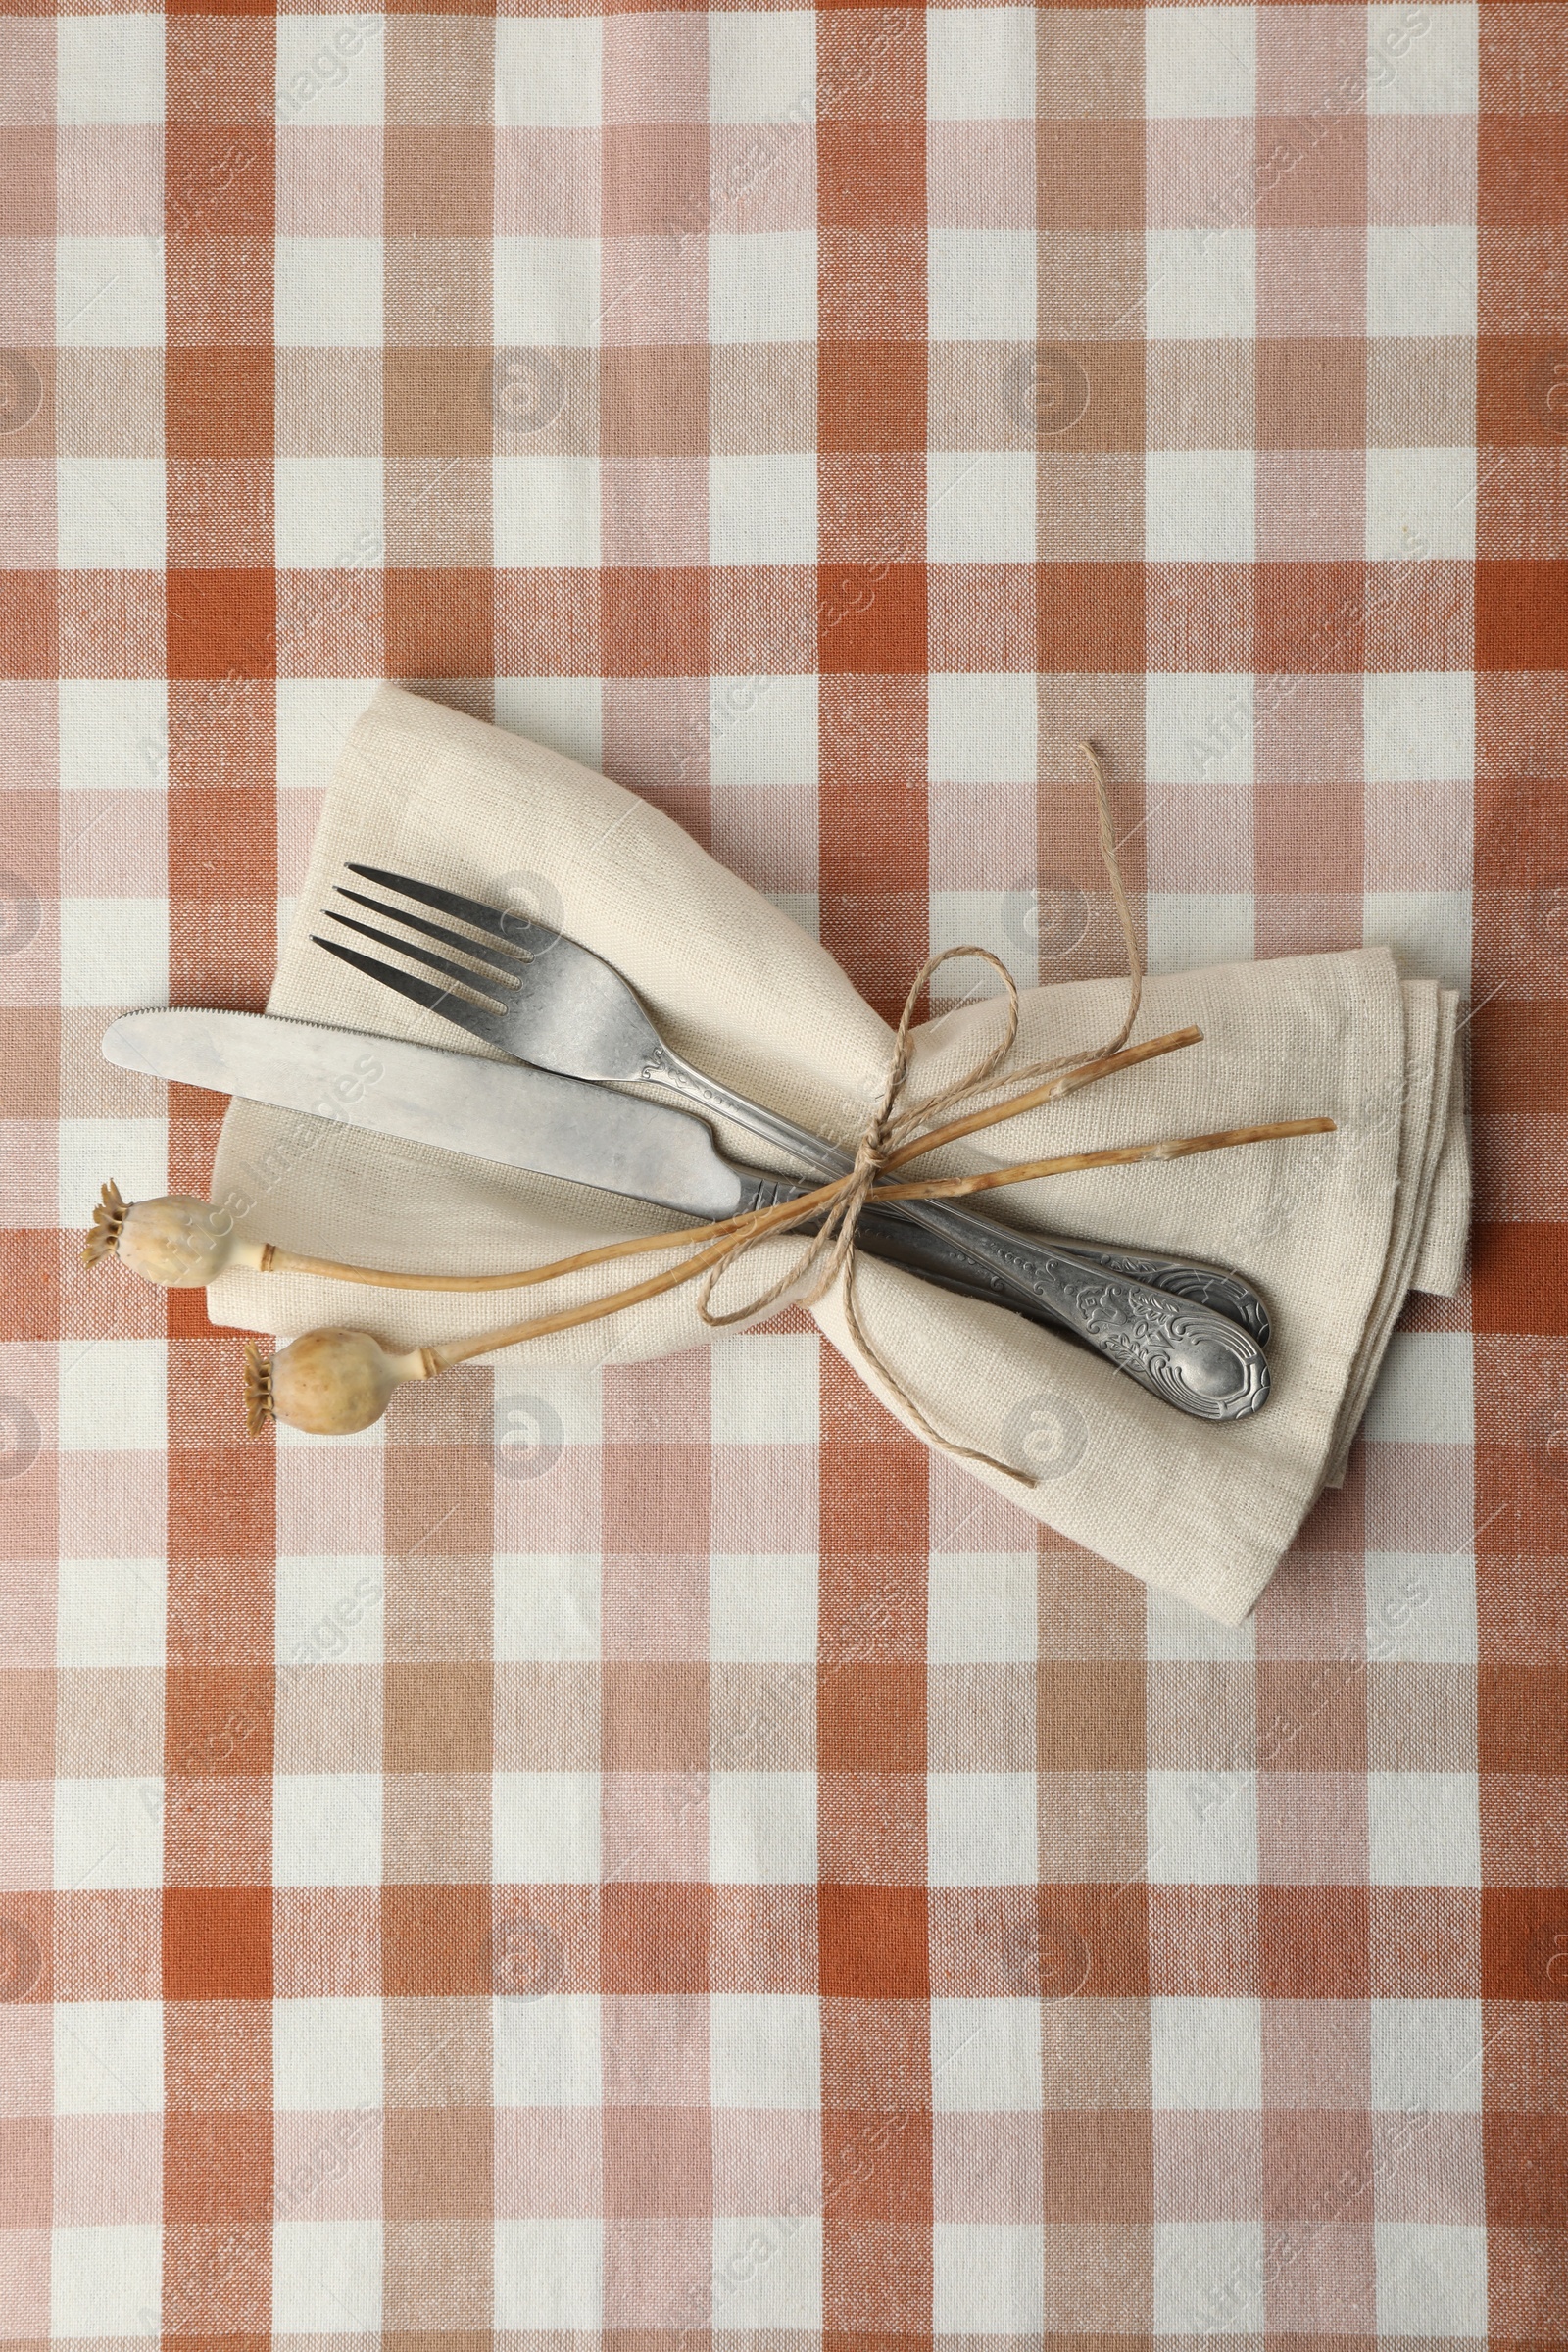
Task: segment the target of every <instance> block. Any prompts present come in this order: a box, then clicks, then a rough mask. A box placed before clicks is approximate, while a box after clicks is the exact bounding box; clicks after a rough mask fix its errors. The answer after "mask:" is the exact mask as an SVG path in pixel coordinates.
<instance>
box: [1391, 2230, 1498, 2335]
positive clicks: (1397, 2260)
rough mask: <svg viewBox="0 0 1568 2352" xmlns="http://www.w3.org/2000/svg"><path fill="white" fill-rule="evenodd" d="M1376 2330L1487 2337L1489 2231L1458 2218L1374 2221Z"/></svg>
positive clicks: (1392, 2333) (1396, 2333) (1407, 2333)
mask: <svg viewBox="0 0 1568 2352" xmlns="http://www.w3.org/2000/svg"><path fill="white" fill-rule="evenodd" d="M1374 2229H1375V2232H1376V2234H1375V2240H1374V2242H1375V2245H1376V2250H1377V2282H1378V2298H1377V2327H1378V2333H1379V2336H1380V2337H1381V2336H1391V2337H1397V2336H1403V2337H1408V2338H1415V2339H1421V2338H1425V2339H1426V2340H1427V2341H1429V2342H1430V2341H1431V2340H1432V2339H1433V2338H1434V2337H1438V2338H1441V2337H1443V2336H1464V2337H1467V2338H1469V2339H1470V2340H1471V2341H1472V2342H1474V2343H1478V2344H1481V2343H1485V2342H1486V2341H1487V2329H1488V2325H1489V2307H1488V2300H1487V2232H1486V2230H1485V2229H1483V2228H1481V2227H1480V2226H1473V2225H1467V2224H1461V2223H1458V2222H1378V2223H1376V2224H1375V2225H1374Z"/></svg>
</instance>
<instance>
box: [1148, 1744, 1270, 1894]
mask: <svg viewBox="0 0 1568 2352" xmlns="http://www.w3.org/2000/svg"><path fill="white" fill-rule="evenodd" d="M1148 1832H1149V1876H1150V1879H1151V1881H1152V1884H1154V1885H1155V1886H1181V1885H1184V1884H1191V1885H1194V1886H1203V1887H1216V1886H1224V1887H1248V1886H1250V1885H1251V1884H1252V1882H1253V1880H1255V1878H1256V1877H1257V1775H1256V1774H1255V1773H1252V1772H1152V1773H1151V1774H1150V1775H1149V1797H1148Z"/></svg>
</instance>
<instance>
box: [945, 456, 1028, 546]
mask: <svg viewBox="0 0 1568 2352" xmlns="http://www.w3.org/2000/svg"><path fill="white" fill-rule="evenodd" d="M1035 475H1036V460H1035V457H1034V453H1033V452H1032V451H1031V450H991V451H988V452H986V453H985V454H984V455H982V456H975V455H974V454H973V453H972V452H968V451H951V452H950V451H947V450H933V451H932V452H931V454H930V456H929V457H928V458H927V459H926V510H925V513H926V521H925V529H926V555H927V558H928V559H929V561H930V562H931V563H933V564H1029V563H1032V562H1033V561H1034V554H1035V545H1036V522H1035Z"/></svg>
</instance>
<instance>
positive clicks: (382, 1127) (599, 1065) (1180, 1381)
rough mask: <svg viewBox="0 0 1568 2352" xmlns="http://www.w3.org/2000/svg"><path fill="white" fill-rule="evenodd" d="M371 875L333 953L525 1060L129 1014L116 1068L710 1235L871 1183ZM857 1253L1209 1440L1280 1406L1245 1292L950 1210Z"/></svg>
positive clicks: (465, 927) (528, 947) (599, 968)
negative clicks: (1070, 1358) (818, 1194)
mask: <svg viewBox="0 0 1568 2352" xmlns="http://www.w3.org/2000/svg"><path fill="white" fill-rule="evenodd" d="M348 870H349V872H350V873H352V874H353V875H354V877H355V878H356V880H357V881H359V882H361V883H368V884H370V885H371V886H372V887H373V889H374V891H375V892H376V893H377V894H378V895H376V896H374V897H372V896H369V895H368V893H367V892H366V891H364V890H361V889H354V888H351V887H350V886H348V885H347V884H344V885H342V886H340V888H339V890H338V893H337V896H338V898H340V899H341V900H342V901H343V905H342V907H339V906H337V905H335V904H334V905H333V906H331V907H327V908H325V909H324V910H323V917H324V919H325V920H326V921H327V922H330V923H331V924H332V925H333V926H334V927H335V929H336V930H337V931H339V932H342V933H346V934H348V935H349V936H348V938H346V939H345V938H336V937H334V938H324V937H321V936H319V935H316V944H317V945H318V946H319V947H320V948H322V949H324V950H325V952H326V953H327V954H328V955H331V956H337V957H338V958H339V959H340V960H341V961H343V962H344V963H348V964H351V965H353V967H354V968H355V969H356V970H357V971H360V972H363V973H365V974H366V975H367V976H368V978H370V979H372V980H375V981H377V982H378V983H380V984H381V985H382V986H383V987H385V988H388V989H391V990H393V991H395V992H396V993H397V994H398V995H399V996H402V997H405V998H407V999H409V1000H410V1001H411V1002H412V1003H414V1004H416V1005H422V1006H423V1007H424V1008H425V1009H426V1010H427V1011H430V1012H434V1013H437V1014H439V1015H440V1016H441V1018H443V1019H444V1020H447V1021H450V1022H451V1023H452V1024H453V1025H454V1026H455V1027H456V1028H459V1029H462V1030H465V1031H466V1032H467V1034H468V1035H469V1036H470V1037H474V1038H478V1039H480V1040H482V1041H483V1042H484V1043H485V1044H486V1045H488V1046H491V1047H494V1048H497V1049H499V1051H500V1052H502V1053H503V1054H508V1055H510V1056H511V1059H510V1061H507V1062H496V1061H492V1060H490V1059H489V1058H488V1057H481V1056H479V1055H477V1054H466V1053H450V1054H449V1053H444V1052H442V1051H441V1050H440V1049H439V1048H436V1047H430V1046H414V1045H409V1044H406V1043H404V1042H403V1041H402V1040H399V1039H395V1038H384V1037H372V1036H368V1035H366V1034H363V1033H360V1032H357V1031H353V1030H345V1029H329V1028H322V1027H318V1026H316V1025H314V1024H311V1023H306V1022H300V1021H284V1020H277V1019H274V1018H272V1017H271V1016H270V1015H268V1014H265V1013H240V1012H201V1011H156V1012H138V1013H130V1014H127V1015H126V1016H125V1018H124V1019H123V1020H120V1021H117V1022H115V1023H114V1025H113V1026H112V1027H111V1028H110V1029H109V1031H108V1032H107V1034H106V1035H105V1038H104V1042H103V1051H104V1054H105V1056H106V1058H107V1059H108V1060H110V1061H112V1062H116V1063H118V1064H119V1065H120V1066H121V1067H123V1068H125V1069H134V1070H142V1071H146V1072H149V1073H150V1074H153V1075H155V1076H158V1077H161V1078H166V1079H171V1078H177V1079H181V1080H183V1081H184V1082H185V1083H187V1084H189V1085H193V1086H201V1087H209V1088H213V1089H215V1090H216V1091H218V1092H221V1093H224V1094H230V1095H238V1096H242V1097H245V1098H247V1099H248V1100H251V1101H254V1102H259V1103H270V1104H272V1105H274V1106H275V1107H277V1108H279V1109H286V1110H295V1111H304V1112H309V1113H313V1114H316V1115H319V1116H322V1117H331V1118H335V1119H339V1120H342V1121H344V1122H346V1123H347V1124H349V1125H352V1126H357V1127H362V1128H364V1129H366V1130H367V1131H368V1132H371V1133H376V1134H381V1135H388V1136H397V1137H401V1138H404V1139H406V1140H411V1141H415V1142H418V1143H425V1144H433V1145H436V1146H438V1147H439V1148H441V1149H442V1150H445V1151H454V1152H464V1153H466V1154H467V1155H469V1156H471V1157H474V1158H479V1159H486V1160H492V1161H496V1162H499V1163H500V1164H501V1165H503V1166H507V1167H515V1168H525V1169H527V1170H529V1171H530V1172H531V1173H533V1174H535V1175H540V1176H555V1177H560V1178H564V1179H565V1180H566V1181H568V1182H570V1183H574V1184H587V1185H592V1186H596V1187H598V1188H599V1189H600V1190H602V1191H606V1192H611V1193H618V1194H621V1195H623V1196H625V1197H627V1198H630V1199H634V1200H639V1201H646V1202H649V1203H652V1204H654V1205H657V1206H660V1207H662V1208H669V1209H675V1210H679V1211H681V1212H682V1213H683V1214H686V1215H689V1216H692V1217H695V1218H698V1219H701V1220H704V1221H707V1220H711V1219H715V1218H720V1217H730V1216H736V1215H739V1214H741V1213H742V1212H743V1211H745V1210H749V1209H753V1208H762V1207H770V1206H772V1205H773V1204H774V1203H775V1202H779V1201H788V1200H793V1199H799V1198H800V1197H801V1196H803V1195H804V1194H807V1193H809V1192H811V1191H813V1190H814V1189H815V1187H816V1186H817V1185H818V1184H820V1183H822V1182H823V1181H824V1180H826V1179H830V1178H832V1177H834V1176H840V1175H843V1174H845V1173H846V1172H847V1171H848V1169H849V1168H850V1167H851V1165H852V1164H853V1153H852V1152H849V1151H846V1150H845V1149H844V1148H843V1147H842V1146H841V1145H838V1144H834V1143H830V1142H828V1141H827V1140H826V1139H824V1138H823V1137H821V1136H818V1135H813V1134H811V1133H810V1132H809V1130H808V1129H806V1128H804V1127H798V1126H797V1125H795V1123H794V1122H793V1121H792V1120H790V1119H786V1118H784V1117H783V1116H781V1115H780V1113H779V1112H777V1111H774V1110H769V1109H767V1108H766V1107H765V1106H764V1105H762V1104H761V1103H753V1102H750V1101H749V1100H748V1099H747V1098H746V1097H745V1096H744V1095H740V1094H737V1093H735V1092H734V1090H733V1089H731V1088H729V1087H726V1086H723V1085H720V1084H719V1083H718V1082H717V1081H716V1080H715V1079H712V1078H710V1077H708V1076H706V1075H705V1074H704V1073H703V1072H702V1071H700V1070H696V1069H693V1068H692V1067H691V1066H690V1065H689V1064H688V1063H686V1062H684V1061H682V1060H681V1059H680V1057H679V1056H678V1055H677V1054H674V1053H673V1052H672V1051H671V1050H670V1048H669V1047H668V1046H667V1045H666V1044H665V1043H664V1041H663V1039H662V1038H661V1036H660V1035H659V1033H658V1031H657V1029H655V1027H654V1025H653V1023H652V1022H651V1021H650V1019H649V1017H648V1015H647V1013H646V1011H645V1010H644V1008H643V1006H642V1005H641V1004H640V1003H639V1001H638V999H637V997H636V995H635V994H634V993H633V991H632V989H631V987H630V985H629V984H628V983H627V982H626V981H625V980H624V979H622V977H621V975H620V974H619V973H618V972H617V971H616V970H614V968H613V966H612V965H611V964H609V963H607V962H606V961H605V959H604V958H603V956H596V955H594V954H593V953H592V952H591V951H590V950H589V949H587V948H584V947H581V946H579V945H578V944H577V942H576V941H574V940H570V939H567V938H566V937H564V935H563V934H561V933H559V932H557V931H555V930H553V929H550V928H548V927H546V926H543V925H540V924H537V923H534V922H531V921H529V920H528V919H526V918H525V917H524V916H522V915H520V914H517V913H515V912H512V911H510V910H508V909H506V908H503V907H491V906H487V905H485V904H484V903H483V902H481V901H479V900H477V899H468V898H464V897H461V896H459V895H458V894H457V893H456V892H454V891H449V890H442V889H438V888H436V887H435V886H434V885H432V884H430V883H426V882H421V881H418V880H417V879H416V878H414V877H412V876H409V875H405V874H394V873H389V872H387V871H385V870H384V869H382V868H380V867H377V866H367V865H353V866H351V867H350V868H349V869H348ZM399 901H407V902H410V903H411V904H409V905H400V904H398V903H397V902H399ZM350 908H353V909H356V910H357V911H354V912H350V911H349V909H350ZM416 909H417V910H418V911H416ZM367 915H369V916H373V917H375V918H376V920H375V921H368V920H366V919H364V918H365V917H366V916H367ZM432 915H434V916H439V917H441V918H442V919H441V920H440V921H433V920H432V919H431V916H432ZM356 940H367V941H369V942H371V943H373V944H374V945H375V946H376V947H378V948H381V949H383V950H388V951H390V952H391V953H392V954H393V955H395V956H400V957H401V958H402V959H403V963H402V964H397V963H389V962H386V961H384V960H382V959H381V958H380V957H378V956H370V955H368V954H366V953H365V952H364V951H363V950H362V949H361V948H359V947H358V946H356V945H353V944H351V942H352V941H356ZM408 964H413V965H415V966H416V967H417V969H415V970H412V971H411V970H409V969H407V968H404V967H405V966H406V965H408ZM368 1071H373V1073H374V1075H373V1078H372V1077H370V1076H368ZM639 1084H640V1085H646V1086H652V1087H658V1088H662V1089H663V1090H665V1091H666V1092H667V1093H668V1094H669V1095H671V1096H673V1097H675V1098H677V1099H678V1100H679V1101H680V1102H681V1103H686V1104H691V1105H693V1106H695V1108H696V1109H698V1110H702V1111H707V1112H710V1113H711V1114H715V1115H717V1116H719V1117H721V1118H724V1119H727V1120H729V1121H731V1122H732V1123H733V1124H734V1125H736V1126H738V1127H744V1128H746V1129H747V1130H749V1131H750V1132H751V1133H752V1134H754V1135H757V1136H759V1137H760V1138H761V1139H762V1140H763V1141H764V1142H765V1143H766V1144H768V1145H769V1146H770V1147H771V1148H772V1149H773V1150H774V1151H775V1152H778V1153H780V1154H782V1155H783V1156H785V1157H786V1158H788V1159H789V1160H791V1161H792V1162H794V1163H795V1164H796V1165H797V1166H798V1167H800V1168H801V1169H802V1170H803V1171H804V1173H802V1174H801V1175H798V1176H783V1175H778V1174H775V1173H772V1172H770V1171H764V1170H762V1169H759V1168H752V1167H747V1166H745V1165H744V1164H740V1163H737V1162H735V1161H733V1160H731V1159H728V1158H726V1157H725V1156H724V1154H723V1153H722V1152H720V1151H719V1149H718V1146H717V1144H716V1143H715V1141H714V1139H713V1135H712V1132H711V1129H710V1128H709V1126H708V1125H707V1124H706V1122H705V1121H704V1120H703V1119H702V1118H701V1117H697V1116H694V1115H693V1114H692V1111H691V1110H689V1109H677V1108H676V1107H675V1105H674V1103H663V1102H658V1101H650V1100H649V1099H648V1098H647V1097H646V1096H642V1095H632V1094H625V1093H622V1092H620V1091H618V1090H619V1089H621V1088H622V1087H625V1086H627V1085H639ZM857 1246H858V1247H859V1248H861V1249H863V1250H866V1251H867V1252H868V1253H869V1254H870V1255H872V1256H875V1257H880V1258H886V1259H888V1260H890V1261H891V1262H892V1263H894V1264H896V1265H900V1266H904V1267H906V1268H907V1269H908V1270H909V1271H910V1272H912V1273H915V1274H918V1275H920V1276H922V1277H923V1278H924V1279H925V1280H926V1281H928V1282H932V1283H936V1284H938V1285H939V1286H940V1287H942V1288H943V1289H946V1290H951V1291H957V1292H961V1293H963V1294H964V1295H966V1296H968V1297H970V1298H975V1299H984V1300H986V1301H987V1302H988V1303H990V1304H993V1305H998V1306H1005V1307H1010V1308H1011V1309H1012V1310H1013V1311H1014V1312H1016V1313H1018V1314H1022V1315H1025V1316H1028V1317H1029V1318H1030V1319H1031V1320H1033V1321H1035V1322H1037V1323H1040V1324H1043V1325H1045V1326H1046V1327H1047V1328H1048V1329H1050V1330H1053V1331H1055V1332H1057V1333H1058V1334H1062V1335H1065V1336H1066V1337H1068V1338H1070V1339H1072V1340H1075V1341H1076V1342H1078V1343H1079V1344H1080V1345H1082V1346H1084V1347H1087V1348H1092V1349H1093V1350H1095V1351H1096V1352H1097V1353H1099V1354H1100V1355H1102V1356H1103V1358H1104V1359H1105V1360H1106V1361H1107V1362H1108V1363H1110V1364H1112V1365H1113V1366H1114V1367H1115V1368H1116V1369H1117V1370H1118V1371H1121V1372H1124V1373H1126V1374H1127V1376H1128V1377H1129V1378H1130V1379H1132V1380H1135V1381H1137V1382H1138V1383H1139V1384H1140V1386H1142V1387H1143V1388H1146V1389H1148V1390H1150V1391H1152V1394H1153V1395H1155V1396H1156V1397H1163V1398H1164V1399H1165V1400H1166V1401H1167V1402H1168V1403H1170V1404H1174V1405H1176V1406H1177V1407H1178V1408H1179V1409H1180V1410H1182V1411H1184V1412H1188V1413H1192V1414H1194V1415H1196V1416H1197V1417H1198V1418H1200V1419H1201V1420H1206V1421H1235V1420H1240V1419H1242V1418H1244V1417H1245V1416H1246V1415H1248V1414H1250V1413H1253V1412H1256V1410H1257V1409H1258V1407H1259V1406H1260V1405H1261V1404H1262V1403H1263V1401H1264V1399H1265V1398H1266V1397H1267V1395H1268V1386H1269V1374H1268V1364H1267V1361H1266V1359H1265V1356H1264V1353H1263V1350H1264V1348H1265V1346H1266V1344H1267V1341H1268V1337H1269V1320H1268V1313H1267V1310H1266V1308H1265V1307H1264V1305H1263V1302H1262V1300H1261V1299H1259V1298H1258V1296H1257V1294H1256V1292H1255V1291H1253V1290H1252V1289H1251V1288H1250V1286H1249V1285H1248V1284H1247V1283H1245V1282H1244V1281H1242V1280H1241V1278H1240V1277H1239V1276H1237V1275H1235V1274H1232V1273H1227V1272H1225V1271H1223V1270H1221V1269H1218V1268H1215V1267H1212V1266H1205V1265H1199V1264H1194V1263H1191V1262H1188V1261H1184V1260H1181V1259H1176V1258H1171V1257H1168V1256H1152V1255H1149V1254H1148V1253H1146V1252H1143V1251H1140V1250H1123V1249H1110V1248H1106V1247H1104V1246H1103V1245H1101V1244H1098V1243H1089V1242H1084V1241H1080V1240H1077V1239H1073V1240H1070V1241H1058V1240H1056V1239H1054V1238H1053V1237H1049V1236H1045V1235H1041V1234H1035V1233H1021V1232H1018V1231H1016V1230H1015V1229H1013V1228H1011V1227H1006V1226H1003V1225H1001V1224H999V1223H996V1222H994V1221H993V1220H992V1219H991V1218H989V1217H986V1216H984V1215H981V1214H979V1213H977V1212H976V1211H974V1210H972V1209H970V1208H968V1207H966V1206H962V1205H959V1204H958V1203H956V1202H953V1201H901V1202H899V1203H898V1204H897V1205H896V1206H895V1205H889V1206H886V1207H878V1208H871V1209H867V1210H866V1211H865V1212H864V1213H863V1214H862V1216H861V1219H860V1223H859V1226H858V1232H857Z"/></svg>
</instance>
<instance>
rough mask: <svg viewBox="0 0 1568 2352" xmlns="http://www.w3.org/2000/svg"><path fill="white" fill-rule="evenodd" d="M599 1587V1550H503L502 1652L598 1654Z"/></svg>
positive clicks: (498, 1591) (499, 1567)
mask: <svg viewBox="0 0 1568 2352" xmlns="http://www.w3.org/2000/svg"><path fill="white" fill-rule="evenodd" d="M599 1587H600V1568H599V1554H598V1553H597V1552H590V1551H562V1552H552V1551H538V1552H532V1551H522V1552H498V1553H497V1554H496V1562H495V1624H496V1634H495V1641H496V1656H497V1657H498V1658H525V1659H558V1658H560V1659H564V1658H582V1659H587V1658H597V1657H598V1655H599Z"/></svg>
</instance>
